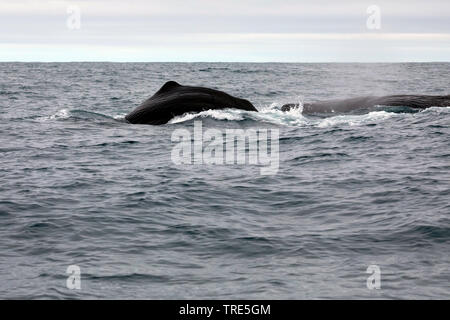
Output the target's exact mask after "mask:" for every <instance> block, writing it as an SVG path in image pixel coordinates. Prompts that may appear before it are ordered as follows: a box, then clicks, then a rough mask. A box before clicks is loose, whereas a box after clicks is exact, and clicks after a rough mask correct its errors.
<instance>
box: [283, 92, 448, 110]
mask: <svg viewBox="0 0 450 320" xmlns="http://www.w3.org/2000/svg"><path fill="white" fill-rule="evenodd" d="M298 106H299V105H298V104H295V103H289V104H285V105H283V106H282V107H281V110H282V111H289V110H291V109H292V108H296V107H298ZM376 106H392V107H397V106H399V107H409V108H414V109H426V108H430V107H447V106H450V95H446V96H427V95H392V96H383V97H376V96H367V97H357V98H351V99H345V100H328V101H319V102H313V103H305V104H304V106H303V112H302V113H304V114H313V113H334V112H336V113H345V112H351V111H354V110H370V109H374V108H375V107H376Z"/></svg>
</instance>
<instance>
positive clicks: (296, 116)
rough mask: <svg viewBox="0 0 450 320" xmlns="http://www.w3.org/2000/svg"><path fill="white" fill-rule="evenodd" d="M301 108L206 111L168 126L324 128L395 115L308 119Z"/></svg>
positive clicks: (356, 123)
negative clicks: (202, 122)
mask: <svg viewBox="0 0 450 320" xmlns="http://www.w3.org/2000/svg"><path fill="white" fill-rule="evenodd" d="M302 110H303V107H302V105H300V107H298V108H293V109H291V110H289V111H287V112H284V111H281V109H280V104H278V103H273V104H271V105H270V106H267V107H261V108H259V110H258V111H259V112H250V111H243V110H236V109H222V110H207V111H203V112H200V113H185V114H183V115H181V116H178V117H175V118H174V119H172V120H171V121H170V122H169V124H175V123H182V122H186V121H191V120H193V119H199V118H211V119H214V120H218V121H245V120H247V121H255V122H264V123H271V124H274V125H280V126H291V127H303V126H315V127H319V128H325V127H330V126H336V125H349V126H358V125H366V124H368V123H373V122H378V121H383V120H386V119H389V118H392V117H394V116H396V115H397V113H394V112H387V111H373V112H369V113H367V114H362V115H336V116H332V117H327V118H310V117H306V116H304V115H303V114H302Z"/></svg>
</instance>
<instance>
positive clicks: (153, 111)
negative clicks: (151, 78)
mask: <svg viewBox="0 0 450 320" xmlns="http://www.w3.org/2000/svg"><path fill="white" fill-rule="evenodd" d="M226 108H233V109H241V110H246V111H258V110H256V108H255V107H254V106H253V105H252V104H251V103H250V102H249V101H247V100H245V99H240V98H236V97H233V96H231V95H229V94H227V93H225V92H222V91H218V90H214V89H209V88H203V87H191V86H182V85H180V84H178V83H177V82H175V81H169V82H166V83H165V84H164V85H163V86H162V87H161V89H159V90H158V92H156V93H155V94H154V95H153V96H152V97H150V98H149V99H147V100H145V101H144V102H143V103H142V104H141V105H140V106H138V107H137V108H136V109H134V110H133V111H132V112H130V113H129V114H128V115H126V116H125V119H126V120H127V121H128V122H129V123H133V124H151V125H161V124H165V123H167V122H169V121H170V120H171V119H172V118H174V117H176V116H179V115H182V114H184V113H187V112H201V111H205V110H217V109H226Z"/></svg>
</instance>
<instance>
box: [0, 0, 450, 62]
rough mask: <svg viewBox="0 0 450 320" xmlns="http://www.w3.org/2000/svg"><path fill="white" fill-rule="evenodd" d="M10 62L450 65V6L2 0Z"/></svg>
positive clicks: (444, 2)
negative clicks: (447, 62) (414, 62)
mask: <svg viewBox="0 0 450 320" xmlns="http://www.w3.org/2000/svg"><path fill="white" fill-rule="evenodd" d="M374 5H375V7H374ZM378 13H379V15H378ZM378 18H379V19H378ZM0 61H255V62H266V61H277V62H352V61H356V62H360V61H361V62H377V61H381V62H383V61H393V62H396V61H450V1H448V0H426V1H424V0H407V1H404V0H396V1H392V0H389V1H385V0H370V1H365V0H349V1H336V0H314V1H303V0H226V1H219V0H158V1H157V0H127V1H123V0H83V1H65V0H0Z"/></svg>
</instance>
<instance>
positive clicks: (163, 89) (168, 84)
mask: <svg viewBox="0 0 450 320" xmlns="http://www.w3.org/2000/svg"><path fill="white" fill-rule="evenodd" d="M178 87H181V85H180V84H179V83H177V82H175V81H167V82H166V83H164V85H163V86H162V87H161V89H159V90H158V92H157V93H156V94H161V93H166V92H169V91H171V90H173V89H176V88H178Z"/></svg>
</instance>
